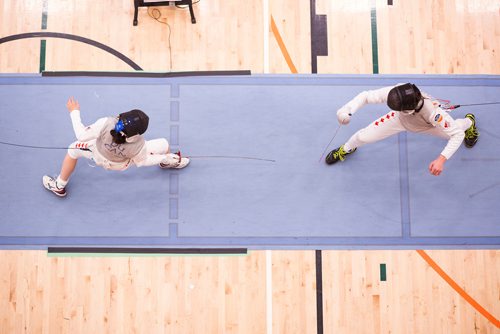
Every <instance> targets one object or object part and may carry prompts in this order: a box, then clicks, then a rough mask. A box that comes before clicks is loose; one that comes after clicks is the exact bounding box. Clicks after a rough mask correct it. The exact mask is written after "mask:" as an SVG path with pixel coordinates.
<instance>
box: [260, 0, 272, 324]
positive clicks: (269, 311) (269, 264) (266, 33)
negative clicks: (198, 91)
mask: <svg viewBox="0 0 500 334" xmlns="http://www.w3.org/2000/svg"><path fill="white" fill-rule="evenodd" d="M262 5H263V8H262V18H263V20H264V22H263V23H264V24H263V26H264V38H263V40H264V48H263V50H264V73H265V74H268V73H269V20H270V19H271V16H270V15H269V0H263V1H262ZM272 260H273V258H272V254H271V251H270V250H266V333H267V334H272V333H273V262H272Z"/></svg>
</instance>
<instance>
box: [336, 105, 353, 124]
mask: <svg viewBox="0 0 500 334" xmlns="http://www.w3.org/2000/svg"><path fill="white" fill-rule="evenodd" d="M351 116H352V114H351V113H350V110H349V109H348V108H345V107H342V108H340V109H339V110H337V120H338V121H339V123H340V124H343V125H346V124H349V122H350V121H351Z"/></svg>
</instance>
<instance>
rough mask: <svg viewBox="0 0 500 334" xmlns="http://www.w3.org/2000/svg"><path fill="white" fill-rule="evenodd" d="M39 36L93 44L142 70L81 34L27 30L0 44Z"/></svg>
mask: <svg viewBox="0 0 500 334" xmlns="http://www.w3.org/2000/svg"><path fill="white" fill-rule="evenodd" d="M40 37H42V38H43V37H48V38H62V39H69V40H72V41H77V42H82V43H85V44H89V45H92V46H95V47H96V48H99V49H101V50H104V51H106V52H108V53H111V54H112V55H114V56H115V57H117V58H119V59H120V60H122V61H124V62H125V63H127V64H128V65H129V66H130V67H132V68H133V69H134V70H136V71H142V68H141V67H140V66H139V65H137V64H136V63H134V62H133V61H132V60H131V59H129V58H127V57H126V56H125V55H124V54H122V53H120V52H118V51H116V50H115V49H113V48H110V47H109V46H107V45H104V44H102V43H99V42H97V41H94V40H92V39H89V38H85V37H81V36H76V35H71V34H64V33H59V32H46V31H39V32H28V33H24V34H17V35H10V36H7V37H2V38H0V44H3V43H7V42H11V41H16V40H19V39H25V38H40Z"/></svg>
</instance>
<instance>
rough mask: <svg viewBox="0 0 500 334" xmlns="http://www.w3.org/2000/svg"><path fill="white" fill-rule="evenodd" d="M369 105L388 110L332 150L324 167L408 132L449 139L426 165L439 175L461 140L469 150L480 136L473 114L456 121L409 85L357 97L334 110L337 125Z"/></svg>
mask: <svg viewBox="0 0 500 334" xmlns="http://www.w3.org/2000/svg"><path fill="white" fill-rule="evenodd" d="M372 103H387V105H388V107H389V108H390V109H391V110H390V111H389V112H388V113H387V114H385V115H383V116H382V117H380V118H378V119H376V120H374V121H373V122H372V123H371V124H370V125H368V126H367V127H365V128H363V129H361V130H359V131H358V132H356V133H355V134H354V135H352V136H351V138H350V139H349V140H348V141H347V142H346V143H345V144H344V145H342V146H340V147H338V148H337V149H335V150H333V151H331V152H330V153H329V154H328V155H327V157H326V159H325V161H326V163H327V164H334V163H336V162H338V161H344V160H345V158H346V157H347V156H348V155H349V154H352V153H353V152H354V151H355V150H356V149H357V148H358V147H360V146H362V145H365V144H369V143H374V142H377V141H379V140H382V139H385V138H387V137H389V136H392V135H395V134H397V133H400V132H402V131H410V132H417V133H424V134H430V135H433V136H437V137H441V138H443V139H446V140H448V142H447V144H446V146H445V147H444V149H443V150H442V152H441V153H440V155H439V156H438V157H437V158H436V159H435V160H433V161H432V162H431V163H430V164H429V171H430V172H431V174H433V175H440V174H441V172H442V171H443V168H444V163H445V162H446V161H447V160H448V159H450V158H451V156H452V155H453V154H454V153H455V152H456V151H457V150H458V148H459V147H460V145H461V143H462V141H464V139H465V145H466V146H467V147H469V148H470V147H473V146H474V145H475V144H476V142H477V139H478V136H479V133H478V131H477V128H476V121H475V117H474V115H473V114H467V115H466V116H465V118H463V119H456V120H455V119H453V118H452V117H451V116H450V114H449V113H448V111H447V110H446V109H443V108H441V106H440V103H439V101H437V100H435V99H433V98H432V97H431V96H430V95H428V94H426V93H422V92H420V90H419V89H418V88H417V87H416V86H415V85H413V84H411V83H407V84H398V85H396V86H391V87H384V88H381V89H376V90H368V91H364V92H362V93H360V94H358V95H357V96H356V97H355V98H354V99H352V100H351V101H349V102H348V103H347V104H345V105H344V106H342V107H341V108H340V109H339V110H338V111H337V119H338V121H339V123H340V124H342V125H346V124H348V123H349V122H350V120H351V117H352V116H353V115H354V114H355V113H356V112H357V111H358V110H359V109H360V108H362V107H363V106H365V105H366V104H372Z"/></svg>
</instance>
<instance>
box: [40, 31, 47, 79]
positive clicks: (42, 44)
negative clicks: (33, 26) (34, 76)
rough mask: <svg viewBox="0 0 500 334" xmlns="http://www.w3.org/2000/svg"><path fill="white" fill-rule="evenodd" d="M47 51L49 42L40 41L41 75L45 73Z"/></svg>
mask: <svg viewBox="0 0 500 334" xmlns="http://www.w3.org/2000/svg"><path fill="white" fill-rule="evenodd" d="M46 49H47V41H46V40H44V39H42V40H41V41H40V73H42V72H43V71H45V52H46Z"/></svg>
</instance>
